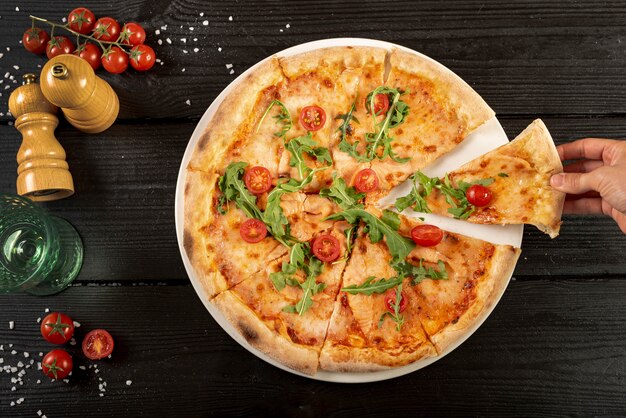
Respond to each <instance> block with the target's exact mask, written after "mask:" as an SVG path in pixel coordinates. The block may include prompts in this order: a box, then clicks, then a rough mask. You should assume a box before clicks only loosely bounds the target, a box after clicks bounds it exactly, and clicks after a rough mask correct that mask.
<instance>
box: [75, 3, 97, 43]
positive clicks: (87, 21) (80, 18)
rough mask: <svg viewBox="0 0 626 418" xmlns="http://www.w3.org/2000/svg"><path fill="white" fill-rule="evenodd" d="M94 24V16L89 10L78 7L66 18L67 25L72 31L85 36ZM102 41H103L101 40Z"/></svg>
mask: <svg viewBox="0 0 626 418" xmlns="http://www.w3.org/2000/svg"><path fill="white" fill-rule="evenodd" d="M95 24H96V15H94V14H93V12H92V11H91V10H89V9H86V8H84V7H78V8H76V9H74V10H72V11H71V12H70V14H69V15H68V16H67V25H68V27H69V28H70V29H72V30H73V31H76V32H78V33H82V34H83V35H87V34H88V33H91V31H92V30H93V27H94V25H95ZM103 40H104V39H103Z"/></svg>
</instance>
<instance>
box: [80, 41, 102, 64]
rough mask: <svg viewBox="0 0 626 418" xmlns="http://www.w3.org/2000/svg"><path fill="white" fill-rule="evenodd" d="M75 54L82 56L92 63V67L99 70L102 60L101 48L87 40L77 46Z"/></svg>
mask: <svg viewBox="0 0 626 418" xmlns="http://www.w3.org/2000/svg"><path fill="white" fill-rule="evenodd" d="M74 55H76V56H79V57H81V58H82V59H84V60H85V61H87V62H88V63H89V65H91V68H93V69H94V70H97V69H98V68H100V65H101V63H102V61H101V60H100V56H101V52H100V48H98V47H97V46H95V45H94V44H92V43H90V42H85V43H84V44H81V45H79V46H78V48H76V51H74Z"/></svg>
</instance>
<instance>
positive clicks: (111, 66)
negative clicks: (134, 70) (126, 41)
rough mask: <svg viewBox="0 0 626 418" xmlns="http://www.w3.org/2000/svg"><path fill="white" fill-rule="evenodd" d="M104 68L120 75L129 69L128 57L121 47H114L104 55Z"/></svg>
mask: <svg viewBox="0 0 626 418" xmlns="http://www.w3.org/2000/svg"><path fill="white" fill-rule="evenodd" d="M101 61H102V66H103V67H104V69H105V70H107V71H108V72H110V73H113V74H120V73H123V72H124V71H126V69H127V68H128V55H127V54H126V52H124V51H122V49H121V48H120V47H117V46H112V47H111V48H110V49H108V50H106V51H104V53H103V54H102V59H101Z"/></svg>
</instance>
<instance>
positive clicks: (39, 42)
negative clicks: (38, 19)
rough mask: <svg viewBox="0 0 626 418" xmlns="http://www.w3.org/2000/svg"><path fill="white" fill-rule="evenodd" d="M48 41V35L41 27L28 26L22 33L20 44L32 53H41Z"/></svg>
mask: <svg viewBox="0 0 626 418" xmlns="http://www.w3.org/2000/svg"><path fill="white" fill-rule="evenodd" d="M49 41H50V35H49V34H48V32H46V31H45V30H43V29H39V28H30V29H27V30H26V31H25V32H24V35H22V44H23V45H24V48H26V50H27V51H29V52H32V53H33V54H43V53H44V52H45V50H46V46H48V42H49Z"/></svg>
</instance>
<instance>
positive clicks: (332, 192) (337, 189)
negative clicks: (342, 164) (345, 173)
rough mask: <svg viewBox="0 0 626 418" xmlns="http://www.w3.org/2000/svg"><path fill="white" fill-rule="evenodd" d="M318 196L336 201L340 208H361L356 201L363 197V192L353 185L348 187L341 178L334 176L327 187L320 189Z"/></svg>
mask: <svg viewBox="0 0 626 418" xmlns="http://www.w3.org/2000/svg"><path fill="white" fill-rule="evenodd" d="M320 196H322V197H325V198H327V199H330V200H332V201H334V202H335V203H337V204H338V205H339V207H340V208H342V209H352V208H360V209H362V208H363V205H362V204H360V203H358V201H359V200H361V199H363V198H364V197H365V193H359V192H357V191H356V189H355V188H354V187H348V186H347V185H346V182H345V180H344V179H343V178H341V177H337V176H335V177H334V178H333V184H331V186H330V188H329V189H322V190H320Z"/></svg>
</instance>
